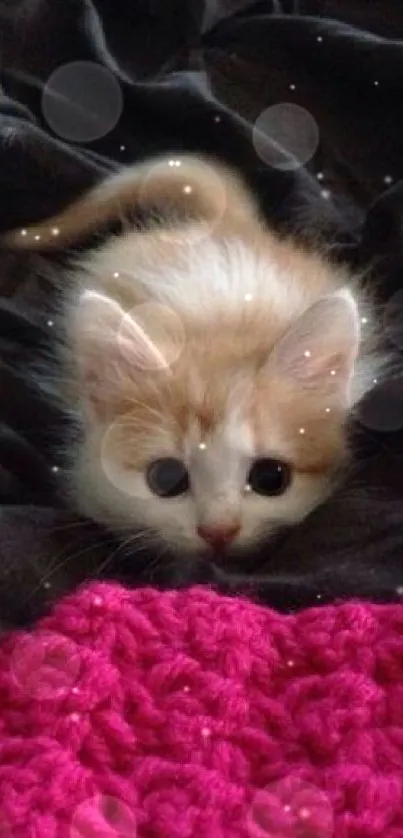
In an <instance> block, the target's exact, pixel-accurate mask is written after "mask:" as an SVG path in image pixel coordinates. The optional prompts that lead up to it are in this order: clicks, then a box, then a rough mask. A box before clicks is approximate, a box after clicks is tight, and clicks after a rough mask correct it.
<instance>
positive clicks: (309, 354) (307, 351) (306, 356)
mask: <svg viewBox="0 0 403 838" xmlns="http://www.w3.org/2000/svg"><path fill="white" fill-rule="evenodd" d="M304 356H305V358H310V357H311V353H310V351H309V349H307V350H306V351H305V352H304Z"/></svg>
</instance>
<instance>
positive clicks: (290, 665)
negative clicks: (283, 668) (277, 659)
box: [287, 660, 295, 669]
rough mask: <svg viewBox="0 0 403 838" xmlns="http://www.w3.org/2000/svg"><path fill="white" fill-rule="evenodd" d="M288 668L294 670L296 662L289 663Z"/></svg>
mask: <svg viewBox="0 0 403 838" xmlns="http://www.w3.org/2000/svg"><path fill="white" fill-rule="evenodd" d="M287 666H288V667H289V669H292V668H293V667H294V666H295V661H291V660H289V661H287Z"/></svg>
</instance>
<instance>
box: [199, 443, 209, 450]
mask: <svg viewBox="0 0 403 838" xmlns="http://www.w3.org/2000/svg"><path fill="white" fill-rule="evenodd" d="M199 448H200V451H205V450H206V448H207V445H206V443H205V442H200V444H199Z"/></svg>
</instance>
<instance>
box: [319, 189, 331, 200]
mask: <svg viewBox="0 0 403 838" xmlns="http://www.w3.org/2000/svg"><path fill="white" fill-rule="evenodd" d="M320 194H321V195H322V198H324V199H325V200H326V201H328V200H329V198H330V189H322V190H321V193H320Z"/></svg>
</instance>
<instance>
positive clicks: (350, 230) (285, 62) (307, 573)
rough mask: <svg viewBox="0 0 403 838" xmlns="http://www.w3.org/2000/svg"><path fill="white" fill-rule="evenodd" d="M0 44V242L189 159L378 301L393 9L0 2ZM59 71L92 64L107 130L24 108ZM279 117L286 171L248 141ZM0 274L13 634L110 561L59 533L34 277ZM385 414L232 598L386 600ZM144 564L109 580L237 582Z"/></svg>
mask: <svg viewBox="0 0 403 838" xmlns="http://www.w3.org/2000/svg"><path fill="white" fill-rule="evenodd" d="M367 27H368V29H367ZM0 34H1V59H0V65H1V67H0V69H1V85H2V91H1V100H0V232H2V231H5V230H6V229H9V228H12V227H16V226H23V225H24V224H27V223H29V222H32V221H35V220H37V219H39V218H42V217H45V216H47V215H49V214H51V213H52V212H54V211H56V210H57V209H59V208H61V207H62V206H64V205H65V204H66V203H67V202H68V201H70V200H71V199H73V198H74V197H76V196H77V195H78V194H80V193H81V192H82V191H83V190H84V189H86V188H87V187H88V186H90V185H91V184H93V183H94V182H95V181H97V180H98V179H100V178H101V177H102V176H103V175H104V174H105V173H106V172H108V171H109V170H111V169H114V168H117V167H118V166H119V165H121V164H127V163H130V162H134V161H136V160H139V159H142V158H144V157H146V156H148V155H150V154H153V153H155V152H160V151H172V152H180V151H181V150H191V151H202V152H206V153H208V154H211V155H215V156H217V157H219V158H222V159H224V160H228V161H230V162H231V163H232V164H233V165H235V166H236V167H238V168H239V169H240V170H241V171H242V172H243V173H244V175H245V177H246V178H247V179H248V180H249V182H250V183H251V185H252V186H253V188H254V189H255V191H256V194H257V195H258V197H259V200H260V202H261V205H262V208H263V210H264V212H265V214H266V215H267V218H268V220H269V221H270V222H271V223H272V224H274V225H275V226H276V227H278V228H280V229H286V230H291V231H295V234H296V235H297V236H300V237H303V238H305V239H308V240H311V239H315V238H317V237H320V238H321V239H323V240H324V241H327V242H329V243H330V244H331V252H332V253H333V254H334V255H335V257H337V258H340V259H344V260H346V261H347V262H348V263H349V264H351V266H353V267H354V268H358V269H359V270H364V271H367V270H368V269H371V271H372V273H373V275H374V277H376V283H377V293H378V296H379V299H380V301H383V302H385V301H387V300H389V299H390V298H391V295H392V294H394V293H395V292H396V291H398V290H399V288H400V287H401V271H402V260H403V248H402V244H403V242H402V229H403V228H402V222H401V219H402V217H403V120H402V119H401V112H402V105H403V88H402V84H401V80H402V75H403V41H401V40H399V39H401V38H403V9H402V7H401V3H400V0H394V2H393V1H392V0H379V2H374V3H371V4H370V5H369V6H368V4H367V3H365V2H364V0H361V2H358V0H356V1H355V2H349V3H345V2H343V0H339V2H338V0H332V2H324V0H323V2H320V0H318V2H304V0H301V1H300V2H299V3H298V2H285V0H284V2H280V0H263V1H262V2H257V3H253V2H251V0H222V2H218V0H217V2H212V0H205V2H204V0H169V2H168V0H141V2H140V0H139V2H136V3H132V2H130V0H113V2H112V0H1V2H0ZM73 61H86V62H88V61H90V62H96V63H97V64H98V65H102V66H103V67H104V68H106V69H108V70H109V72H110V73H111V74H113V75H114V77H115V79H116V80H117V81H118V84H119V86H120V89H121V91H122V93H123V109H122V113H121V116H120V119H119V120H118V121H117V124H116V125H115V126H114V127H113V128H112V130H110V131H107V132H106V133H104V134H103V135H102V136H100V137H99V139H96V140H95V141H93V142H81V143H80V142H67V141H64V140H63V138H61V137H60V136H59V135H58V133H57V132H55V131H54V130H52V128H51V127H50V125H49V124H48V121H47V119H46V118H45V116H44V112H43V106H42V101H43V100H42V96H43V92H44V87H45V89H46V83H47V82H48V79H49V77H50V76H51V74H52V73H53V72H54V71H55V70H57V69H58V68H60V67H61V66H63V65H65V64H67V63H69V62H73ZM284 102H293V103H294V104H297V105H299V106H300V107H303V108H304V109H305V110H306V111H307V112H308V113H309V114H311V115H312V116H313V118H314V120H315V122H316V124H317V126H318V128H319V138H320V142H319V145H318V148H317V150H316V153H315V154H314V155H313V157H312V158H311V159H309V160H308V161H307V162H306V165H305V166H304V167H299V168H294V169H290V170H287V171H285V170H280V169H278V168H273V167H271V166H270V165H267V163H265V162H264V161H263V160H262V159H260V157H259V156H258V154H257V153H256V149H255V146H254V142H253V126H254V123H255V121H256V120H257V119H258V117H259V115H260V114H261V113H262V112H263V111H264V110H265V109H267V108H269V107H270V106H272V105H276V104H279V103H284ZM95 118H96V114H95ZM318 175H319V176H318ZM57 258H61V259H63V256H62V255H61V256H60V257H54V261H53V268H56V269H57ZM1 266H2V273H1V276H2V280H1V282H2V285H1V302H0V386H1V391H0V392H1V398H0V502H1V511H0V522H1V545H0V619H1V616H2V615H3V619H4V620H5V621H8V622H13V620H14V619H15V620H16V621H20V622H21V621H25V620H29V619H32V618H33V617H34V616H36V615H37V614H38V613H40V611H41V609H42V608H43V607H45V605H46V603H47V602H48V601H49V599H52V596H56V595H59V594H60V593H61V592H62V591H63V590H64V589H66V588H68V587H69V586H71V585H72V584H76V583H77V581H79V579H80V578H84V576H85V575H86V574H88V573H95V572H97V570H96V568H97V567H98V565H99V566H100V567H101V566H102V567H103V568H104V569H105V567H106V569H107V570H108V572H110V573H113V572H114V568H115V567H116V565H115V563H114V559H113V553H114V551H115V557H116V550H118V551H119V547H116V545H114V546H111V539H110V536H108V535H107V534H105V533H100V531H99V530H96V529H94V527H93V525H92V524H90V523H89V522H83V521H81V522H79V521H76V522H74V521H71V520H70V518H69V523H68V524H67V523H66V515H67V517H69V513H66V511H65V510H64V509H63V502H62V499H61V497H62V496H61V493H60V491H59V489H58V486H59V485H60V484H61V483H62V481H63V472H62V470H59V471H57V470H55V469H54V466H55V465H56V467H57V462H58V460H57V457H58V454H57V444H58V440H60V438H61V437H62V436H63V431H64V428H65V426H66V423H68V421H69V419H68V417H66V416H63V415H62V414H61V413H60V412H58V411H57V410H56V408H55V407H54V406H53V407H52V406H51V402H50V401H49V399H48V398H47V394H46V392H45V391H44V390H43V388H42V386H41V384H40V380H39V379H38V377H37V375H36V374H35V373H34V369H35V368H36V364H37V362H40V363H41V364H43V363H46V358H48V357H49V356H50V354H51V347H52V328H54V326H53V325H52V323H53V320H52V285H51V283H50V282H49V281H48V279H46V277H47V276H49V265H48V264H46V262H43V261H41V260H38V259H37V258H35V259H34V258H32V257H29V256H27V255H24V256H21V255H16V254H13V253H10V252H7V251H5V250H4V251H3V252H2V254H1ZM49 324H50V325H49ZM394 328H395V330H396V329H398V330H399V329H400V323H397V325H396V323H395V324H394ZM401 345H403V341H402V342H401ZM374 398H375V399H378V401H379V399H381V401H382V402H383V411H384V413H385V403H386V405H387V409H386V415H387V413H388V409H389V407H390V409H391V410H392V412H393V411H394V414H396V411H399V410H400V408H399V398H398V397H397V401H396V393H395V395H394V399H395V404H394V405H393V404H392V402H391V401H390V399H391V398H392V397H391V395H390V394H388V393H385V392H383V391H382V392H378V393H377V392H375V395H374ZM378 407H379V406H378ZM368 410H369V413H370V414H371V410H372V413H373V412H374V410H375V412H377V411H378V413H379V409H378V408H377V407H376V405H375V407H374V406H373V405H372V407H371V405H370V406H369V408H368V409H367V412H368ZM394 418H395V421H393V422H392V423H389V425H388V422H387V421H386V426H387V427H392V426H393V432H392V431H391V430H389V431H388V432H384V433H382V432H380V433H379V432H376V431H375V430H374V429H373V427H372V428H371V426H370V428H368V423H367V424H366V425H365V426H364V427H363V429H362V433H361V435H360V439H359V444H358V454H357V456H358V465H357V467H356V469H355V470H353V472H352V474H351V476H349V477H348V478H347V481H346V484H345V485H344V486H343V487H342V488H341V489H340V491H339V492H338V494H337V495H336V497H335V498H333V499H332V500H331V501H329V502H328V503H327V504H326V505H325V506H324V507H323V508H322V509H320V510H318V511H317V512H316V513H315V514H314V515H312V516H311V517H310V518H309V519H308V520H307V521H305V522H304V524H303V525H302V526H301V527H298V528H297V529H296V530H294V531H293V532H292V533H290V534H289V535H288V536H287V537H286V538H285V539H284V538H283V539H282V540H281V541H279V542H278V543H276V545H273V546H271V547H270V546H268V547H265V549H264V551H263V552H262V551H261V552H260V553H259V554H258V555H255V556H253V557H249V559H248V571H249V573H250V574H251V580H252V581H250V582H248V583H247V588H248V590H252V591H253V593H254V594H256V595H259V596H261V597H262V598H263V599H264V601H267V602H269V603H270V604H274V605H278V606H279V607H282V608H293V607H298V606H301V605H306V604H309V603H310V602H320V601H326V600H327V599H329V598H330V599H331V598H332V597H341V596H351V595H358V596H370V597H372V598H381V599H386V600H388V599H393V598H395V597H396V596H397V595H398V594H396V588H397V587H399V585H402V584H403V559H402V551H401V542H402V540H403V535H402V524H401V521H402V513H401V505H402V504H401V501H402V489H403V476H402V456H403V453H402V452H403V449H402V445H401V443H402V438H403V433H402V432H401V429H403V412H402V417H401V423H400V421H399V417H397V421H396V415H395V417H394ZM370 424H371V423H370ZM384 424H385V423H384ZM78 532H79V533H80V539H84V545H85V546H82V542H81V540H80V539H79V540H80V544H79V546H77V533H78ZM105 545H106V546H105ZM86 551H87V552H86ZM59 555H61V558H60V559H59V561H55V557H57V556H59ZM83 555H84V556H87V558H88V556H91V561H90V562H89V563H88V562H86V561H84V560H83V561H82V562H81V560H80V556H83ZM155 565H156V563H155V561H153V559H152V558H151V559H150V562H148V561H146V560H145V558H144V557H141V558H140V557H139V556H138V555H133V556H132V557H130V559H129V560H128V561H127V560H125V573H126V574H127V573H128V574H129V577H131V578H132V580H133V581H136V580H137V581H144V580H148V579H151V580H152V581H156V582H158V581H161V582H162V584H183V583H188V582H189V581H192V580H194V581H198V580H205V581H209V580H210V581H213V582H214V581H215V582H218V583H219V584H220V585H222V586H223V587H224V588H225V589H226V590H229V591H232V590H238V589H239V586H240V585H241V587H242V585H243V584H244V580H243V581H242V580H241V579H240V578H239V576H238V577H236V576H234V574H232V575H231V574H229V572H228V568H227V569H225V568H224V569H221V570H220V571H217V572H216V573H213V572H212V570H211V568H209V567H204V566H200V567H198V568H196V567H195V566H194V565H191V566H186V567H184V566H182V567H179V568H178V567H177V566H176V567H175V569H174V570H172V572H169V571H168V570H167V568H166V567H165V568H160V573H159V570H158V569H156V567H155ZM150 567H151V568H152V572H151V571H149V572H147V568H150ZM24 568H26V569H27V572H26V574H25V576H24V572H23V571H24ZM46 569H48V570H46ZM49 569H50V570H49ZM233 570H235V569H233ZM241 571H242V572H245V568H242V567H241V568H237V572H238V573H240V572H241ZM47 572H48V574H49V573H50V577H51V583H50V587H49V584H48V586H47V587H46V588H45V587H44V582H42V585H41V583H40V580H41V579H42V580H45V577H46V573H47ZM35 579H36V580H37V581H35ZM38 580H39V581H38ZM253 580H255V581H253ZM48 581H49V580H48ZM19 591H23V594H22V593H21V596H19ZM318 596H319V599H318Z"/></svg>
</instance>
